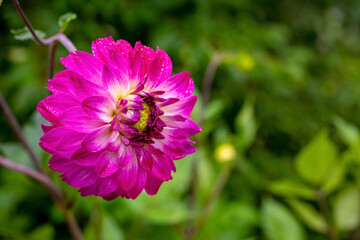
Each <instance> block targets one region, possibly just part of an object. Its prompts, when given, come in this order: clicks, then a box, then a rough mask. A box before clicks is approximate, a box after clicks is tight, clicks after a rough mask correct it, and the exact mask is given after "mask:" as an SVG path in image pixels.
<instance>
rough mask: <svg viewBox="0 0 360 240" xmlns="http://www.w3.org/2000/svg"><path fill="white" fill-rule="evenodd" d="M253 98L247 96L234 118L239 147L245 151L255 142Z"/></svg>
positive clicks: (255, 126)
mask: <svg viewBox="0 0 360 240" xmlns="http://www.w3.org/2000/svg"><path fill="white" fill-rule="evenodd" d="M254 103H255V98H254V97H252V96H248V97H247V98H246V99H245V103H244V105H243V107H242V108H241V110H240V112H239V113H238V114H237V116H236V118H235V127H236V132H237V136H238V138H239V142H240V147H241V148H242V149H243V150H245V149H246V148H247V147H249V146H250V145H251V144H252V143H253V142H254V140H255V136H256V131H257V128H258V126H257V124H256V120H255V116H254Z"/></svg>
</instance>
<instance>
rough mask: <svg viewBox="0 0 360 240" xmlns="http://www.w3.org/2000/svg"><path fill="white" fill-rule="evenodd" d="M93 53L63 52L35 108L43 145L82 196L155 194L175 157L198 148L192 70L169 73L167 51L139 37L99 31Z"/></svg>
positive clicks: (53, 164)
mask: <svg viewBox="0 0 360 240" xmlns="http://www.w3.org/2000/svg"><path fill="white" fill-rule="evenodd" d="M92 51H93V54H89V53H86V52H81V51H76V52H73V53H70V55H69V56H67V57H66V58H63V59H61V62H62V64H63V65H64V66H65V67H66V70H64V71H62V72H60V73H58V74H57V75H56V76H55V77H54V78H53V79H51V80H49V84H48V89H49V90H50V91H51V92H53V93H54V94H53V95H51V96H49V97H47V98H45V99H44V100H42V101H41V102H39V104H38V106H37V109H38V111H39V112H40V113H41V115H42V116H43V117H44V118H45V119H46V120H48V121H49V122H50V123H51V124H52V125H51V126H46V125H43V130H44V133H45V134H44V136H43V137H42V138H41V142H40V146H41V147H42V148H43V149H44V150H45V151H47V152H49V153H50V154H52V157H51V158H50V160H49V167H50V168H51V169H53V170H55V171H58V172H61V173H62V175H61V177H62V178H63V180H64V181H66V182H67V183H68V184H69V185H70V186H72V187H78V188H80V189H79V192H81V195H82V196H88V195H96V196H101V197H102V198H104V199H106V200H112V199H114V198H117V197H119V196H122V197H126V198H132V199H134V198H136V197H137V196H138V195H139V194H140V193H141V192H142V190H143V189H145V191H146V192H147V193H148V194H149V195H153V194H156V193H157V191H158V189H159V187H160V185H161V184H162V183H163V182H164V181H168V180H170V179H171V178H172V177H171V173H172V171H174V172H175V165H174V160H178V159H181V158H183V157H185V156H186V155H188V154H191V153H193V152H194V151H195V148H194V147H193V146H192V144H193V142H191V141H189V140H188V137H190V136H192V135H194V134H196V133H198V132H200V131H201V129H200V128H199V127H198V126H197V124H196V123H195V122H194V121H193V120H191V119H190V117H189V115H190V113H191V111H192V109H193V107H194V105H195V102H196V96H192V93H193V90H194V83H193V81H192V79H191V78H190V74H189V73H188V72H182V73H178V74H176V75H174V76H170V75H171V71H172V64H171V61H170V58H169V56H168V55H167V54H166V53H165V52H164V51H163V50H160V49H157V50H156V52H155V51H154V50H152V49H151V48H149V47H146V46H143V45H142V44H141V43H140V42H137V43H136V44H135V47H134V49H133V48H132V47H131V45H130V44H129V43H128V42H127V41H124V40H118V41H116V42H114V40H113V39H112V38H111V37H109V38H101V39H97V40H96V41H95V42H93V44H92Z"/></svg>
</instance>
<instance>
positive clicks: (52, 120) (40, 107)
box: [36, 99, 62, 126]
mask: <svg viewBox="0 0 360 240" xmlns="http://www.w3.org/2000/svg"><path fill="white" fill-rule="evenodd" d="M44 102H45V99H44V100H41V101H40V102H39V103H38V105H37V106H36V109H37V110H38V112H39V113H40V114H41V116H43V117H44V118H45V119H46V120H47V121H49V122H50V123H52V124H54V125H56V126H61V125H62V124H61V123H60V121H59V120H58V118H57V117H56V116H55V115H54V114H52V113H51V112H50V111H49V110H48V109H47V108H46V107H45V104H44Z"/></svg>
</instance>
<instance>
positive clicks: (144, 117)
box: [133, 103, 150, 133]
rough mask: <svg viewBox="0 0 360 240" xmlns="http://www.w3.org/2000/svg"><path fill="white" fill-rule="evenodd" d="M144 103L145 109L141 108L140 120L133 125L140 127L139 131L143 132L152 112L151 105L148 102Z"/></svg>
mask: <svg viewBox="0 0 360 240" xmlns="http://www.w3.org/2000/svg"><path fill="white" fill-rule="evenodd" d="M142 105H143V107H144V109H143V110H140V113H141V117H140V120H139V121H138V122H137V123H135V124H134V125H133V126H134V127H136V128H137V129H139V133H142V132H143V131H144V130H145V128H146V126H147V122H148V119H149V114H150V106H149V105H148V104H147V103H142Z"/></svg>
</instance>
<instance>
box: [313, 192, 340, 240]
mask: <svg viewBox="0 0 360 240" xmlns="http://www.w3.org/2000/svg"><path fill="white" fill-rule="evenodd" d="M316 200H317V202H318V205H319V208H320V211H321V213H322V215H323V216H324V218H325V220H326V225H327V234H328V235H329V239H330V240H339V236H338V235H337V232H336V230H335V227H334V226H333V224H332V221H331V217H330V213H329V207H328V205H327V202H326V195H325V194H324V192H323V191H321V189H319V190H317V191H316Z"/></svg>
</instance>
